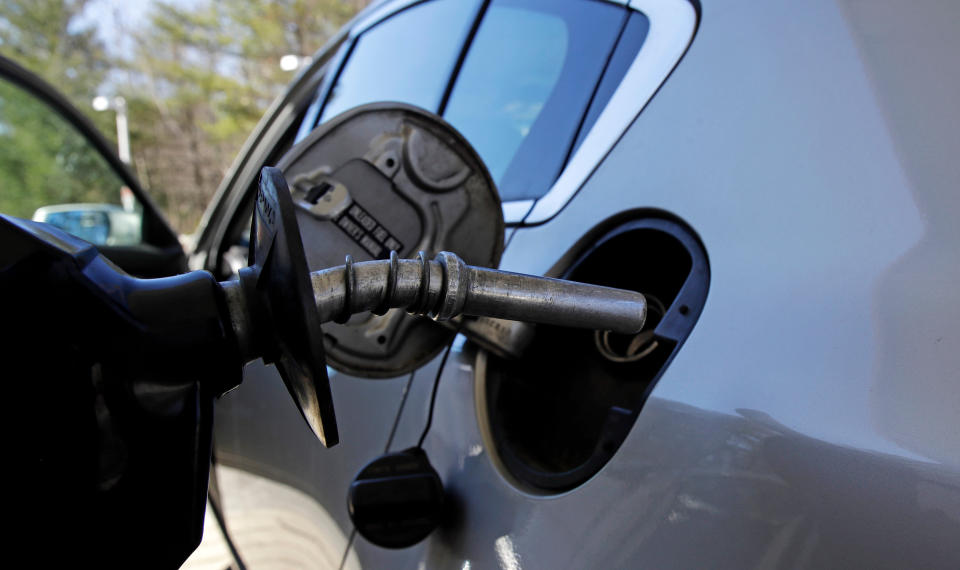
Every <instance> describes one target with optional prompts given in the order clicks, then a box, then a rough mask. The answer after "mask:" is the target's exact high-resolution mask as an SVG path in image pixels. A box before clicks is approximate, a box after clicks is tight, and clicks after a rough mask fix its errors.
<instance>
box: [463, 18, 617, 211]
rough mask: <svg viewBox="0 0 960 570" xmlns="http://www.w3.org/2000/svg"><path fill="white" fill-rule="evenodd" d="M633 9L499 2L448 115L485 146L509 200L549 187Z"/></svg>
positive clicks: (478, 146) (467, 64)
mask: <svg viewBox="0 0 960 570" xmlns="http://www.w3.org/2000/svg"><path fill="white" fill-rule="evenodd" d="M625 17H626V11H625V9H624V8H622V7H619V6H615V5H610V4H606V3H602V2H589V1H582V2H563V3H559V2H553V1H550V0H495V1H494V2H492V3H491V5H490V7H489V8H488V9H487V12H486V14H485V16H484V19H483V21H482V23H481V24H480V27H479V29H478V31H477V35H476V37H475V38H474V41H473V43H472V44H471V46H470V50H469V52H468V54H467V57H466V59H465V60H464V63H463V67H462V69H461V70H460V73H459V75H458V76H457V79H456V84H455V85H454V88H453V91H452V92H451V96H450V100H449V102H448V104H447V108H446V110H445V112H444V117H445V118H446V119H447V120H448V121H449V122H450V123H451V124H452V125H453V126H454V127H456V128H457V129H458V130H460V132H461V133H463V135H464V136H465V137H466V138H467V140H469V141H470V143H471V144H472V145H473V146H474V148H476V150H477V152H479V154H480V156H481V157H482V158H483V160H484V161H485V162H486V164H487V168H488V169H489V170H490V173H491V175H492V176H493V178H494V180H495V181H496V182H497V185H498V187H499V190H500V196H501V198H502V199H503V200H520V199H528V198H538V197H540V196H542V195H543V194H545V193H546V192H547V191H548V190H549V188H550V186H551V185H552V184H553V181H554V180H555V179H556V177H557V176H558V175H559V173H560V170H561V169H562V168H563V165H564V163H565V162H566V159H567V154H568V153H569V150H570V148H571V146H572V144H573V142H574V139H575V137H576V135H577V130H578V128H579V126H580V124H581V121H582V119H583V116H584V114H585V113H586V109H587V106H588V105H589V103H590V100H591V97H592V96H593V93H594V90H595V88H596V85H597V82H598V81H599V79H600V76H601V74H602V73H603V69H604V67H605V65H606V63H607V60H608V58H609V57H610V53H611V51H612V50H613V46H614V43H615V42H616V40H617V37H618V35H619V33H620V30H621V27H622V25H623V23H624V19H625Z"/></svg>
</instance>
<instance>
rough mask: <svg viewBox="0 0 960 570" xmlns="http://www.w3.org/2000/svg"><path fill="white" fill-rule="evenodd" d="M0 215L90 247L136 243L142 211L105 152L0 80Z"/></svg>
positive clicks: (139, 232) (61, 119) (40, 104)
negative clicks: (72, 237)
mask: <svg viewBox="0 0 960 570" xmlns="http://www.w3.org/2000/svg"><path fill="white" fill-rule="evenodd" d="M0 212H4V213H6V214H10V215H13V216H17V217H20V218H26V219H34V220H36V221H41V222H47V223H50V224H53V225H55V226H57V227H59V228H61V229H63V230H65V231H67V232H69V233H71V234H73V235H76V236H77V237H79V238H81V239H84V240H86V241H89V242H91V243H93V244H95V245H116V246H125V245H136V244H139V243H140V242H141V234H142V225H143V223H142V218H143V217H142V208H141V206H140V204H139V203H138V202H137V199H136V197H135V196H134V194H133V192H132V191H131V190H130V189H129V188H128V187H127V186H126V185H125V184H124V182H123V180H122V179H121V178H120V176H119V175H118V174H117V172H116V171H114V169H113V167H112V166H111V165H110V164H109V163H108V162H107V161H106V160H105V159H104V157H103V155H101V154H100V153H99V151H98V150H97V149H96V148H95V147H94V146H93V145H92V144H91V143H90V141H89V140H87V138H86V137H84V136H83V135H82V134H81V133H80V132H79V131H77V130H76V129H75V128H74V127H73V125H72V124H70V123H69V122H68V121H67V120H66V119H64V118H63V117H61V116H60V115H59V114H58V113H57V112H56V111H54V110H53V109H52V108H50V107H49V106H48V105H46V104H45V103H43V102H42V101H40V100H39V99H37V98H36V97H34V96H33V95H31V94H30V93H28V92H27V91H25V90H23V89H21V88H20V87H17V86H16V85H14V84H12V83H9V82H7V81H3V80H0Z"/></svg>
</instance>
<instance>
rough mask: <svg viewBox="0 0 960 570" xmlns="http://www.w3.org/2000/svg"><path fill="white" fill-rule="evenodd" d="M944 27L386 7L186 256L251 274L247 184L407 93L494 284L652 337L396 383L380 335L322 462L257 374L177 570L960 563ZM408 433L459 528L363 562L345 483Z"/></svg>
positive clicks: (932, 21)
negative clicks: (544, 286)
mask: <svg viewBox="0 0 960 570" xmlns="http://www.w3.org/2000/svg"><path fill="white" fill-rule="evenodd" d="M958 22H960V6H957V5H955V4H954V3H950V2H942V1H935V0H913V1H910V2H907V1H905V0H882V1H876V2H869V3H868V2H856V1H851V0H810V1H807V2H793V3H782V2H746V1H743V0H728V1H726V2H717V1H714V0H703V1H702V2H690V1H688V0H618V1H602V0H564V1H562V2H559V1H546V0H456V1H454V0H427V1H422V2H414V1H410V0H387V1H383V2H375V3H374V4H373V5H372V6H370V7H369V8H368V9H366V10H365V11H364V12H363V13H361V14H360V15H359V16H358V17H357V18H356V19H355V20H353V21H352V22H351V23H350V24H349V25H348V26H347V27H346V28H345V29H344V30H343V31H342V32H341V33H340V34H339V35H338V36H337V37H336V38H335V39H334V40H333V41H332V42H331V44H330V45H329V46H327V47H326V48H325V49H324V50H322V51H321V52H320V53H319V54H318V55H317V56H316V57H315V58H314V63H313V64H312V65H311V66H310V67H309V68H307V69H305V70H304V71H302V72H301V73H300V75H299V76H298V77H297V79H296V80H295V81H294V83H293V84H292V85H291V86H290V89H289V90H288V91H287V92H286V93H285V94H284V96H283V97H281V98H280V99H279V100H278V101H277V102H276V103H275V104H274V106H273V107H272V108H271V110H270V111H269V112H268V113H267V115H266V116H265V118H264V119H263V121H262V122H261V124H260V125H259V126H258V128H257V130H256V131H255V133H254V134H253V135H252V137H251V139H250V140H249V142H248V144H247V146H246V147H245V149H244V151H243V153H242V155H241V156H240V157H239V158H238V159H237V161H236V162H235V164H234V166H233V168H232V169H231V171H230V172H229V174H228V176H227V178H226V179H225V181H224V182H223V184H222V186H221V188H220V190H219V193H218V195H217V198H216V200H215V201H214V203H213V204H212V205H211V207H210V208H209V210H208V211H207V213H206V215H205V217H204V220H203V222H202V225H201V229H200V231H199V233H198V234H197V241H196V248H195V250H194V251H193V252H192V253H191V254H190V258H189V263H190V266H191V267H193V268H195V269H201V268H203V269H208V270H210V271H212V272H214V273H215V274H217V276H218V277H220V278H228V277H229V275H230V273H231V272H232V271H234V270H235V269H236V268H237V267H239V266H241V265H243V263H244V262H243V260H245V259H246V253H247V251H246V249H247V247H248V245H249V244H248V243H247V241H246V235H247V232H248V228H249V220H250V212H251V205H252V197H253V195H254V191H255V188H256V177H257V174H258V173H259V171H260V168H261V167H262V166H264V165H272V164H278V163H280V164H281V165H282V164H286V162H285V161H287V162H289V160H290V159H289V158H285V156H287V153H288V151H289V150H290V149H291V148H292V147H293V148H294V150H295V151H296V148H299V147H297V146H296V145H297V143H298V142H300V141H304V140H307V139H308V138H309V136H310V133H311V132H314V130H315V129H316V128H317V127H318V126H319V125H323V124H325V123H326V121H327V120H329V119H330V118H332V117H334V116H336V115H338V114H339V113H341V112H343V111H346V110H348V109H350V108H352V107H354V106H356V105H360V104H363V103H368V102H373V101H401V102H405V103H410V104H413V105H417V106H419V107H423V108H425V109H427V110H430V111H433V112H435V113H438V114H439V115H441V116H443V117H444V118H445V119H446V120H447V121H448V122H450V123H451V124H452V125H453V126H454V127H456V128H457V129H458V130H460V132H461V133H462V134H463V135H464V136H465V137H466V138H467V140H469V141H470V143H471V144H472V145H473V146H474V147H475V148H476V150H477V151H478V152H479V154H480V156H481V157H482V158H483V160H484V161H485V162H486V164H487V167H488V169H489V170H490V173H491V174H492V176H493V179H494V180H495V181H496V183H497V185H498V188H499V192H500V197H501V199H502V202H503V217H504V220H505V222H506V232H505V236H504V237H505V239H504V243H505V244H506V245H505V248H504V250H503V254H502V259H501V261H500V264H499V266H500V268H502V269H506V270H511V271H518V272H524V273H533V274H540V275H549V276H559V277H565V278H571V279H575V280H580V281H588V282H594V283H599V284H603V285H611V286H616V287H621V288H628V289H634V290H638V291H641V292H643V293H644V294H645V295H647V298H648V300H649V310H650V319H649V325H648V327H647V328H646V329H645V330H644V331H642V332H641V333H640V334H638V335H635V336H630V337H623V336H617V335H612V334H604V333H594V332H583V331H572V330H567V329H562V328H558V327H545V326H541V327H538V328H537V329H536V330H535V333H534V334H533V336H532V340H531V341H530V344H529V346H527V347H526V348H525V350H524V351H523V352H522V356H520V358H514V359H511V358H506V357H504V356H502V355H500V356H498V355H496V354H494V353H492V352H490V351H488V350H486V349H484V348H480V347H479V346H478V344H477V343H475V342H473V341H471V340H468V339H467V338H466V337H465V336H457V337H456V339H455V340H454V341H453V343H452V345H451V349H450V353H449V354H450V355H449V358H448V359H446V360H443V359H441V358H440V357H437V358H435V359H434V360H433V361H431V362H430V363H429V364H427V365H425V366H423V367H421V368H419V369H417V370H414V371H413V372H411V373H404V374H395V375H393V376H390V375H389V374H385V373H384V372H383V370H385V369H389V367H387V368H385V364H384V362H386V360H387V357H388V356H395V353H390V354H387V353H388V352H390V350H392V348H391V347H392V346H393V344H392V343H393V342H394V341H393V339H391V340H390V341H389V342H385V345H386V347H387V348H384V351H386V352H384V354H385V355H386V356H384V357H383V358H380V357H377V356H376V355H373V356H367V357H365V358H367V360H365V361H364V362H365V363H366V364H364V363H363V362H361V364H360V365H356V366H353V367H350V368H351V370H352V372H353V373H352V374H348V373H345V372H340V371H337V370H333V369H331V370H330V381H331V386H332V391H333V398H334V403H335V406H336V409H337V416H338V418H339V427H340V434H341V438H340V439H341V441H340V444H339V445H338V446H336V447H333V448H330V449H325V448H323V447H322V446H321V445H320V444H319V443H318V442H317V440H316V438H315V437H314V435H313V434H312V433H311V432H310V430H309V428H308V427H307V425H306V424H304V422H303V421H302V420H301V418H300V417H299V414H298V412H297V410H296V408H295V407H294V406H293V405H291V402H290V399H289V397H288V395H287V394H286V391H285V389H284V388H283V384H282V382H280V381H279V379H278V378H277V377H276V376H277V374H276V371H275V370H274V369H273V368H268V367H266V366H264V365H262V364H259V363H254V364H251V365H248V367H247V369H246V371H245V378H244V382H243V384H242V385H241V386H240V387H239V389H237V390H235V391H234V392H231V393H229V394H227V395H226V396H224V397H223V398H222V399H221V400H220V401H219V402H218V407H217V417H216V435H215V452H214V454H215V461H216V470H215V471H214V476H213V479H212V481H211V510H210V514H211V515H215V516H210V517H208V522H207V533H208V534H209V535H210V539H211V540H210V541H207V540H205V543H204V544H203V545H201V547H200V549H199V550H198V551H197V553H196V554H195V555H194V557H193V558H192V559H191V560H190V561H189V562H188V564H190V565H193V566H198V567H199V566H203V565H204V564H210V565H212V566H214V567H222V565H223V561H225V560H226V561H229V560H230V559H231V558H232V559H234V560H235V561H236V562H238V563H239V561H242V563H244V564H245V565H246V566H247V567H251V568H261V567H283V566H286V567H368V568H411V569H412V568H452V567H456V568H463V569H466V568H503V569H511V570H512V569H519V568H524V567H528V568H585V567H591V568H634V567H636V568H650V567H652V568H663V567H667V568H703V567H709V568H745V567H753V568H773V567H776V568H823V567H845V568H850V567H853V568H904V567H917V568H950V569H955V568H960V540H958V538H960V336H958V335H957V332H956V325H957V323H958V322H960V292H958V291H960V289H958V287H957V283H960V255H958V251H960V230H958V227H960V224H958V223H957V219H958V217H960V192H958V188H960V166H958V165H960V161H958V160H957V154H958V151H960V137H958V134H957V133H958V132H960V67H958V64H957V62H956V58H957V54H960V34H957V31H956V28H957V24H958ZM125 180H126V178H125ZM149 214H150V212H149V211H148V212H146V213H145V216H148V215H149ZM168 237H169V236H168ZM304 238H305V241H304V245H305V249H306V252H307V256H308V258H311V259H318V258H319V257H321V256H322V255H341V253H342V252H339V251H327V250H326V249H325V248H326V244H325V243H320V242H317V241H311V238H310V235H309V234H308V232H306V231H305V232H304ZM167 241H169V239H168V240H167ZM108 253H109V252H108ZM168 261H169V260H168ZM313 269H319V267H317V266H314V267H313ZM396 342H397V343H398V344H397V346H400V345H402V344H403V342H406V339H403V338H400V339H397V341H396ZM440 349H442V346H438V347H437V350H440ZM397 350H399V348H398V349H397ZM391 362H393V361H391ZM394 364H396V363H395V362H394ZM403 364H404V363H403V362H401V363H400V364H399V365H397V369H398V370H399V369H402V368H403ZM371 371H373V372H371ZM365 372H371V373H369V374H365ZM371 375H372V376H378V378H377V379H371V378H368V377H367V376H371ZM384 376H388V377H386V378H384ZM434 391H435V399H434V398H433V397H432V395H433V394H434ZM421 440H422V448H423V450H424V451H425V452H426V453H427V455H428V456H429V459H430V462H431V463H432V465H433V467H434V468H435V469H436V470H437V472H438V473H439V475H440V477H441V479H442V481H443V485H444V488H445V492H446V504H447V516H446V519H445V520H444V521H443V522H442V524H441V525H440V527H439V528H437V529H436V530H435V531H434V532H433V533H431V534H430V535H429V536H428V537H427V538H426V539H425V540H422V541H420V542H418V543H416V544H415V545H413V546H410V547H407V548H401V549H390V548H383V547H380V546H377V545H375V544H373V543H372V542H370V541H369V540H368V539H367V538H365V537H364V536H363V535H361V534H359V533H357V532H356V531H355V529H354V525H353V523H352V521H351V518H350V513H349V512H348V508H347V499H346V497H347V492H348V489H349V488H350V485H351V483H352V482H353V480H354V478H355V476H356V475H357V473H358V472H359V471H360V470H361V469H362V468H363V467H364V465H366V464H367V463H368V462H370V461H371V460H374V459H375V458H377V457H378V456H380V455H382V454H384V453H385V452H393V451H400V450H404V449H408V448H411V447H415V446H417V445H418V443H419V442H420V441H421ZM215 521H216V522H215ZM221 534H222V535H223V536H225V537H226V538H227V541H226V542H222V541H221V542H216V541H214V540H213V539H214V538H216V537H218V536H220V535H221Z"/></svg>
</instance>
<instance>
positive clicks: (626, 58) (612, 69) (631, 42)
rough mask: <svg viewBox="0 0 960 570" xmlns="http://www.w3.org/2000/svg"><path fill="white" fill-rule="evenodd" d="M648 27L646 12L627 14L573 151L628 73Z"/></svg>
mask: <svg viewBox="0 0 960 570" xmlns="http://www.w3.org/2000/svg"><path fill="white" fill-rule="evenodd" d="M648 31H650V20H648V19H647V17H646V16H645V15H643V14H642V13H640V12H633V13H632V14H630V19H629V20H628V21H627V25H626V26H624V28H623V32H622V33H621V34H620V39H619V40H617V47H616V48H615V49H614V50H613V55H612V56H611V57H610V63H608V64H607V69H606V71H604V72H603V79H601V80H600V85H599V86H598V87H597V92H596V94H595V95H594V96H593V101H591V102H590V110H589V111H587V117H586V118H585V119H584V120H583V125H582V126H581V127H580V132H579V133H578V134H577V142H576V143H575V144H574V146H573V151H574V152H576V151H577V148H578V147H579V146H580V143H582V142H583V139H584V138H585V137H586V136H587V133H589V132H590V128H591V127H593V124H594V123H596V122H597V118H598V117H599V116H600V113H601V112H602V111H603V108H604V107H606V106H607V102H608V101H610V97H612V96H613V92H614V91H616V90H617V87H619V86H620V82H621V81H623V76H624V75H626V74H627V70H628V69H630V66H631V65H632V64H633V60H635V59H636V58H637V54H638V53H640V48H641V47H642V46H643V42H644V40H646V39H647V32H648Z"/></svg>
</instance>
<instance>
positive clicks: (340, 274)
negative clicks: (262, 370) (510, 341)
mask: <svg viewBox="0 0 960 570" xmlns="http://www.w3.org/2000/svg"><path fill="white" fill-rule="evenodd" d="M310 277H311V280H312V285H313V293H314V298H315V299H316V302H317V309H318V311H319V313H320V317H321V322H327V321H339V322H343V321H345V320H346V319H347V318H349V316H350V315H352V314H355V313H360V312H364V311H374V312H377V313H383V312H385V311H386V310H387V309H390V308H403V309H406V310H407V311H409V312H410V313H414V314H425V315H428V316H430V317H431V318H434V319H436V320H439V321H443V320H448V319H452V318H454V317H456V316H458V315H469V316H482V317H495V318H502V319H510V320H518V321H527V322H533V323H542V324H551V325H559V326H568V327H577V328H586V329H596V330H611V331H615V332H619V333H625V334H630V333H636V332H639V331H640V329H642V328H643V324H644V321H645V320H646V313H647V303H646V299H645V298H644V297H643V295H642V294H640V293H637V292H635V291H626V290H623V289H613V288H610V287H602V286H599V285H589V284H586V283H577V282H573V281H564V280H561V279H550V278H547V277H536V276H532V275H522V274H518V273H509V272H506V271H498V270H495V269H485V268H480V267H473V266H470V265H467V264H465V263H464V262H463V260H462V259H460V258H459V257H458V256H457V255H456V254H453V253H450V252H441V253H440V254H438V255H437V257H436V258H435V259H434V260H432V261H431V260H427V258H426V255H425V254H424V253H423V252H421V253H420V255H419V256H418V258H417V259H409V260H408V259H398V258H397V255H396V253H393V252H392V253H391V257H390V259H389V260H381V261H364V262H358V263H354V262H353V261H352V260H351V259H350V258H349V257H347V263H346V264H345V265H342V266H339V267H333V268H330V269H324V270H321V271H315V272H313V273H311V275H310Z"/></svg>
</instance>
